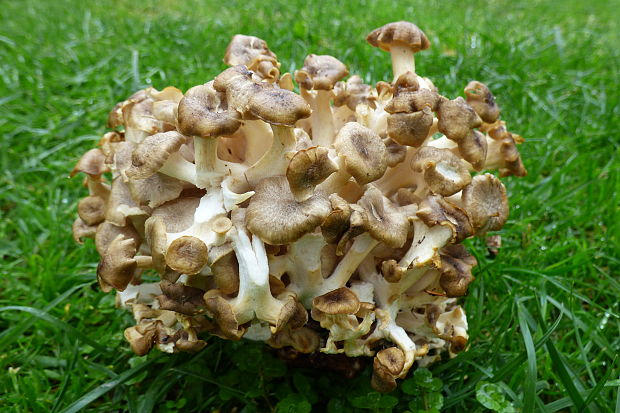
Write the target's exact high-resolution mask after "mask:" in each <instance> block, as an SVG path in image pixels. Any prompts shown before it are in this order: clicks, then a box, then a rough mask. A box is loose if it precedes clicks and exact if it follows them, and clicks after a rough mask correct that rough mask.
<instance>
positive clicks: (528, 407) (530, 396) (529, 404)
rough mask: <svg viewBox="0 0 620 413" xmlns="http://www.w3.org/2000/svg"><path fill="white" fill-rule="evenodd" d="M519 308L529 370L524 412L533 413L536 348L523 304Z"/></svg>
mask: <svg viewBox="0 0 620 413" xmlns="http://www.w3.org/2000/svg"><path fill="white" fill-rule="evenodd" d="M517 306H518V310H517V314H518V316H519V326H520V327H521V335H522V336H523V342H524V344H525V351H526V353H527V370H526V375H525V382H524V383H523V411H525V412H532V411H534V404H535V401H536V348H535V346H534V341H533V340H532V334H531V333H530V327H529V326H528V323H527V320H526V317H525V310H524V309H523V304H522V303H521V302H519V303H518V304H517Z"/></svg>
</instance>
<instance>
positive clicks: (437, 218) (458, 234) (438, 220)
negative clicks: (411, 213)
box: [416, 195, 474, 242]
mask: <svg viewBox="0 0 620 413" xmlns="http://www.w3.org/2000/svg"><path fill="white" fill-rule="evenodd" d="M468 211H469V210H467V211H465V210H463V209H461V208H459V207H458V206H456V205H454V204H452V203H450V202H448V201H446V200H445V199H444V198H442V197H440V196H437V195H431V196H428V197H426V198H425V199H424V200H423V201H422V202H420V207H419V209H418V212H417V213H416V215H417V217H418V218H420V219H421V220H422V221H424V223H425V224H426V225H427V226H429V227H432V226H435V225H443V226H447V227H449V228H450V229H451V230H452V239H453V241H454V242H461V241H462V240H464V239H465V238H467V237H470V236H471V235H473V233H474V229H473V228H472V223H471V222H470V217H469V215H468V213H467V212H468Z"/></svg>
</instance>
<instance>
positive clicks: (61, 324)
mask: <svg viewBox="0 0 620 413" xmlns="http://www.w3.org/2000/svg"><path fill="white" fill-rule="evenodd" d="M3 311H23V312H25V313H29V314H32V315H34V316H35V317H37V318H40V319H41V320H43V321H47V322H48V323H50V324H51V325H53V326H54V327H57V328H58V329H61V330H64V331H66V332H67V333H69V334H71V335H72V336H74V337H75V338H77V339H80V340H82V341H84V342H85V343H87V344H89V345H90V346H92V347H93V348H95V349H97V350H99V351H100V352H102V353H107V352H109V351H111V350H110V349H109V348H107V347H105V346H102V345H101V344H99V343H98V342H97V341H95V340H93V339H91V338H89V337H88V336H86V335H84V333H82V332H81V331H80V330H78V329H77V328H75V327H73V326H70V325H69V324H67V323H65V322H63V321H61V320H59V319H58V318H56V317H54V316H53V315H50V314H48V313H46V312H45V311H41V310H39V309H38V308H32V307H25V306H19V305H11V306H7V307H0V313H1V312H3Z"/></svg>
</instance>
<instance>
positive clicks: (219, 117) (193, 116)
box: [178, 82, 241, 138]
mask: <svg viewBox="0 0 620 413" xmlns="http://www.w3.org/2000/svg"><path fill="white" fill-rule="evenodd" d="M222 99H223V95H221V94H219V93H218V92H217V91H216V90H215V89H214V88H213V83H212V82H209V83H206V84H204V85H199V86H194V87H193V88H191V89H189V90H188V91H187V92H186V93H185V96H183V99H181V102H179V109H178V129H179V132H181V133H182V134H184V135H188V136H198V137H201V138H212V137H218V136H228V135H232V134H233V133H235V131H236V130H237V129H239V126H241V119H240V116H239V113H237V112H236V111H234V110H229V109H228V108H227V107H226V106H225V105H223V102H222Z"/></svg>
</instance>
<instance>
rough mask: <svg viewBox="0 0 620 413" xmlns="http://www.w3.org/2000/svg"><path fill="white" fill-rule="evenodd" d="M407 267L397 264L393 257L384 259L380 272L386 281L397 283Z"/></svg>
mask: <svg viewBox="0 0 620 413" xmlns="http://www.w3.org/2000/svg"><path fill="white" fill-rule="evenodd" d="M406 270H407V269H406V268H403V267H401V266H399V265H398V262H396V260H394V259H390V260H386V261H383V262H382V263H381V274H382V275H383V278H385V280H386V281H387V282H390V283H397V282H399V281H400V280H401V278H402V276H403V275H404V273H405V271H406Z"/></svg>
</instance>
